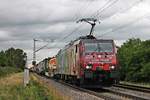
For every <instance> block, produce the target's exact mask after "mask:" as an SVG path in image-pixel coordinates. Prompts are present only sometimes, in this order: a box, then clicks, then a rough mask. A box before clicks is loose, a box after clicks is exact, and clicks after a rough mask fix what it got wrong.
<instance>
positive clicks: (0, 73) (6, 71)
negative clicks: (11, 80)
mask: <svg viewBox="0 0 150 100" xmlns="http://www.w3.org/2000/svg"><path fill="white" fill-rule="evenodd" d="M22 71H23V70H22V69H20V68H16V67H0V78H3V77H4V76H8V75H10V74H13V73H18V72H22Z"/></svg>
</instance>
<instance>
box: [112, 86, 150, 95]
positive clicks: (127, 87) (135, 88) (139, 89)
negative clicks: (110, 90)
mask: <svg viewBox="0 0 150 100" xmlns="http://www.w3.org/2000/svg"><path fill="white" fill-rule="evenodd" d="M113 86H114V87H120V88H126V89H131V90H136V91H140V92H145V93H150V88H148V87H141V86H135V85H128V84H115V85H113Z"/></svg>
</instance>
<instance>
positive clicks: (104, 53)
mask: <svg viewBox="0 0 150 100" xmlns="http://www.w3.org/2000/svg"><path fill="white" fill-rule="evenodd" d="M94 24H95V22H94ZM91 30H92V29H91ZM91 32H92V31H91ZM56 60H57V72H56V74H55V77H57V78H60V79H63V80H66V81H71V82H72V81H73V82H77V83H79V84H80V85H89V84H90V85H104V84H106V83H108V84H110V83H111V84H112V83H114V82H118V80H119V75H118V69H119V68H118V66H117V57H116V46H115V43H114V41H113V40H104V39H96V38H95V37H94V36H93V35H91V34H90V35H88V36H85V37H80V38H78V39H77V40H75V41H72V42H71V43H70V44H68V45H67V46H66V47H65V48H64V49H62V50H60V51H59V52H58V54H57V56H56Z"/></svg>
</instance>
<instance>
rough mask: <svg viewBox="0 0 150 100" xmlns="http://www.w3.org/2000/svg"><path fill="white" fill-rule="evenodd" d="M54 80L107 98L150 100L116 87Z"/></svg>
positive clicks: (74, 88) (108, 99) (77, 89)
mask: <svg viewBox="0 0 150 100" xmlns="http://www.w3.org/2000/svg"><path fill="white" fill-rule="evenodd" d="M41 77H44V78H47V79H50V78H48V77H45V76H41ZM53 80H54V81H56V82H58V83H60V84H62V85H65V86H67V87H69V88H71V89H73V90H76V91H82V92H85V93H88V94H89V95H93V96H96V97H98V98H102V99H105V100H128V99H129V100H150V99H149V98H150V97H146V96H141V95H137V94H134V93H129V92H125V91H120V90H117V89H114V88H111V87H102V88H100V89H96V90H95V89H94V90H92V89H90V90H89V89H85V88H81V87H78V86H76V85H72V84H69V83H66V82H64V81H61V80H55V79H53Z"/></svg>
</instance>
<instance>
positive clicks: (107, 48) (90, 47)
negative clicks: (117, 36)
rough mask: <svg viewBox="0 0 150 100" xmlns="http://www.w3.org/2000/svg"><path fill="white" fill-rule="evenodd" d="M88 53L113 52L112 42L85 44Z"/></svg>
mask: <svg viewBox="0 0 150 100" xmlns="http://www.w3.org/2000/svg"><path fill="white" fill-rule="evenodd" d="M85 51H86V52H113V45H112V43H111V42H101V43H85Z"/></svg>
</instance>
